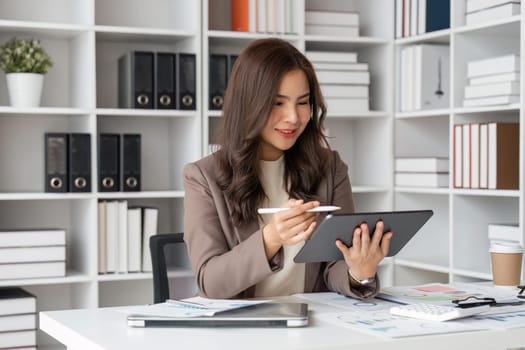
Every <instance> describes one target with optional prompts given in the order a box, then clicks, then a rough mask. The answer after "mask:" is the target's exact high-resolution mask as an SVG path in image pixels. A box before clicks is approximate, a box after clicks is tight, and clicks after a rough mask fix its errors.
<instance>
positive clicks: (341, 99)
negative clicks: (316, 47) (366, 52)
mask: <svg viewBox="0 0 525 350" xmlns="http://www.w3.org/2000/svg"><path fill="white" fill-rule="evenodd" d="M306 57H307V58H308V59H309V60H310V61H311V62H312V65H313V66H314V69H315V71H316V74H317V79H318V80H319V84H320V85H321V90H322V93H323V96H324V98H325V102H326V106H327V109H328V112H329V113H355V112H367V111H369V110H370V104H369V98H368V96H369V92H368V91H369V85H370V72H369V70H368V64H367V63H359V62H358V61H357V53H355V52H329V51H306Z"/></svg>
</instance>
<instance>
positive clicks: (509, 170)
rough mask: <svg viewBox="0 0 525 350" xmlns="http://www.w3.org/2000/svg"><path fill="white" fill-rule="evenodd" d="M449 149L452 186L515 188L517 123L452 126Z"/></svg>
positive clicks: (517, 169)
mask: <svg viewBox="0 0 525 350" xmlns="http://www.w3.org/2000/svg"><path fill="white" fill-rule="evenodd" d="M453 148H454V152H453V153H454V161H453V168H454V170H453V172H454V180H453V184H454V187H456V188H474V189H478V188H479V189H491V190H496V189H518V186H519V124H517V123H502V122H491V123H469V124H457V125H454V136H453Z"/></svg>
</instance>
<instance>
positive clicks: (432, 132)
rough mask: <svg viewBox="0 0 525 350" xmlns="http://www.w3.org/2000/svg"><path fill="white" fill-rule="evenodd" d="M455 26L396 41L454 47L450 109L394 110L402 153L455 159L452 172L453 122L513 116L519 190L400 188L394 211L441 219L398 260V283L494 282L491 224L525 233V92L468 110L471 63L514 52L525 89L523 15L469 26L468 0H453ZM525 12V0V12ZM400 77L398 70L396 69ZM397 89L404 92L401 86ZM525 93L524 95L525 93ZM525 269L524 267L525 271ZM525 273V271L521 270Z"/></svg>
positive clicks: (397, 149)
mask: <svg viewBox="0 0 525 350" xmlns="http://www.w3.org/2000/svg"><path fill="white" fill-rule="evenodd" d="M450 8H451V14H450V18H451V28H450V29H447V30H441V31H436V32H434V33H426V34H423V35H418V36H414V37H409V38H402V39H396V40H395V51H396V59H399V57H400V50H401V48H403V47H405V46H407V45H415V44H425V43H441V44H447V45H450V86H449V89H448V91H449V92H450V93H449V94H448V97H449V108H448V109H440V110H433V111H432V110H430V111H428V110H427V111H414V112H397V111H399V109H398V108H397V107H396V113H395V127H394V129H395V151H394V152H395V156H396V157H399V156H405V157H407V156H415V157H420V156H434V157H448V158H449V161H450V162H449V164H450V169H451V174H452V169H453V167H452V161H453V138H452V136H451V135H453V126H454V124H463V123H469V122H488V121H513V122H519V124H520V141H519V150H520V176H519V179H520V180H519V189H518V190H478V189H460V188H454V187H453V186H452V175H451V176H450V181H449V183H450V185H449V187H448V188H439V189H428V190H427V189H420V188H405V187H403V188H401V187H395V189H394V191H395V208H396V209H406V208H431V209H433V210H434V212H435V214H434V217H433V218H432V219H431V220H430V221H429V222H428V223H427V224H426V225H425V226H424V227H423V229H422V230H421V232H420V233H419V234H418V235H417V236H416V237H415V238H414V239H413V240H411V241H410V242H409V244H408V245H407V247H405V248H404V249H403V250H402V251H401V252H400V254H398V256H396V258H395V263H394V266H395V269H394V272H395V278H394V281H395V283H396V284H419V283H426V282H436V281H441V282H464V281H467V282H470V281H490V280H492V274H491V269H490V256H489V253H488V248H489V240H488V236H487V225H488V224H489V223H517V224H519V227H520V231H521V232H522V235H523V227H524V192H523V185H524V182H523V179H524V168H523V164H524V162H523V159H524V158H523V154H524V139H523V135H524V123H523V97H521V100H520V101H521V102H520V103H517V104H512V105H507V106H491V107H481V108H464V107H462V103H463V96H464V86H465V85H466V84H467V79H466V62H468V61H470V60H475V59H483V58H489V57H491V56H497V55H498V54H501V55H503V54H510V53H515V54H518V55H520V56H521V57H522V60H521V72H522V73H521V91H524V90H523V87H524V85H523V81H524V76H523V68H524V67H523V57H524V55H523V46H524V41H523V34H524V28H523V20H522V17H523V15H517V16H513V17H511V18H506V19H500V20H493V21H490V22H487V23H481V24H476V25H471V26H466V25H465V16H464V14H465V8H466V0H451V6H450ZM521 12H522V13H523V5H522V11H521ZM397 76H398V77H397V78H399V74H397ZM396 91H399V90H397V89H396ZM522 95H523V94H522ZM522 271H523V269H522ZM522 276H523V275H522Z"/></svg>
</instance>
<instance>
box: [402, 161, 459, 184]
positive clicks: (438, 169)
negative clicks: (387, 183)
mask: <svg viewBox="0 0 525 350" xmlns="http://www.w3.org/2000/svg"><path fill="white" fill-rule="evenodd" d="M448 175H449V165H448V158H439V157H404V158H396V165H395V184H396V186H410V187H448V177H449V176H448Z"/></svg>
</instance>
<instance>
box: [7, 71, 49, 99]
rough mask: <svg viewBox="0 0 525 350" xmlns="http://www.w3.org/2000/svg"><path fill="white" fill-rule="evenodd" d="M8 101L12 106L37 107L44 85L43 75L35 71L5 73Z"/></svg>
mask: <svg viewBox="0 0 525 350" xmlns="http://www.w3.org/2000/svg"><path fill="white" fill-rule="evenodd" d="M6 78H7V90H8V92H9V101H10V102H11V106H13V107H38V106H40V98H41V96H42V87H43V86H44V75H43V74H37V73H9V74H6Z"/></svg>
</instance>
